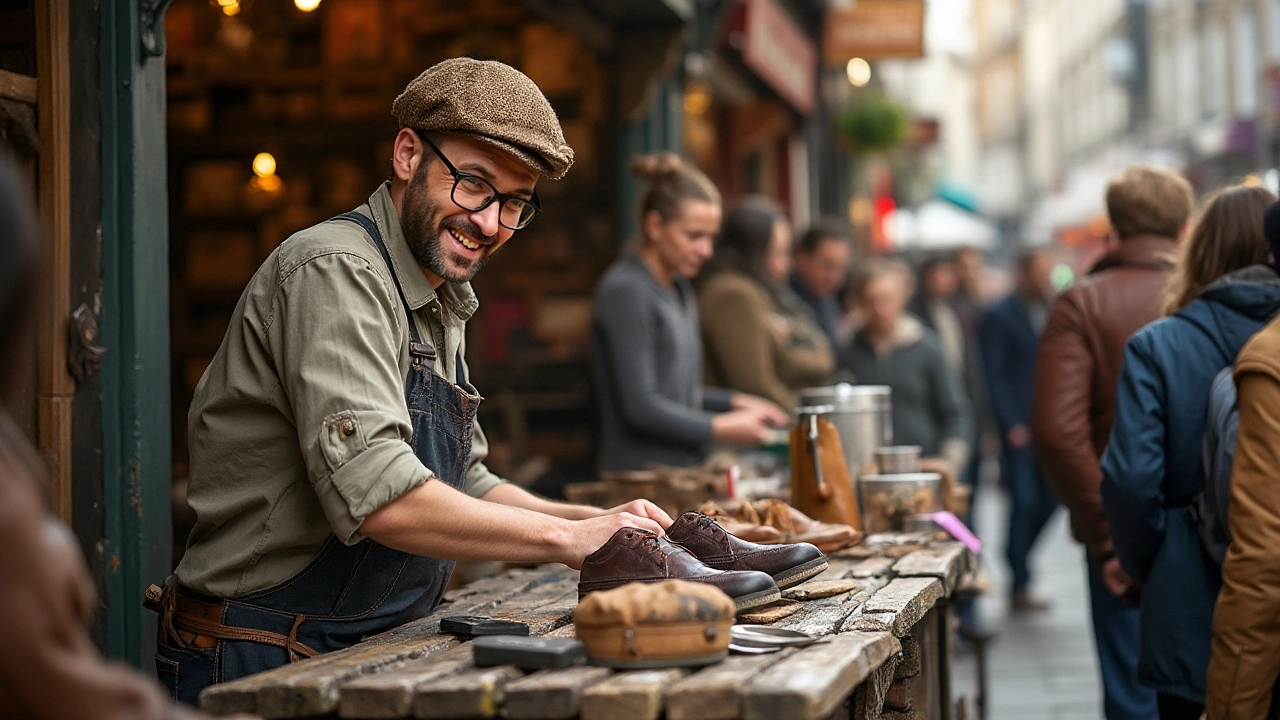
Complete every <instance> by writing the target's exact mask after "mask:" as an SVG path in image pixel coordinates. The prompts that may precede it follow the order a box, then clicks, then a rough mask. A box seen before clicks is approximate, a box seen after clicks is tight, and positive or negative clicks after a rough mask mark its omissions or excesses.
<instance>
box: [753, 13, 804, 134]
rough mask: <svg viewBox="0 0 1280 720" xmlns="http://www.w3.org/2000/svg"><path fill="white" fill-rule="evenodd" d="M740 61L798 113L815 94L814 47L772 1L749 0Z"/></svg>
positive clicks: (802, 112)
mask: <svg viewBox="0 0 1280 720" xmlns="http://www.w3.org/2000/svg"><path fill="white" fill-rule="evenodd" d="M745 24H746V27H745V28H744V33H743V34H744V36H745V37H744V39H743V47H742V60H743V62H745V63H746V64H747V66H748V67H750V68H751V69H752V70H754V71H755V73H756V74H757V75H759V76H760V78H761V79H763V80H764V81H765V82H766V83H768V84H769V86H770V87H772V88H773V89H774V91H775V92H777V93H778V95H780V96H782V98H783V99H784V100H786V101H787V102H789V103H791V105H792V107H794V108H795V109H796V110H797V111H799V112H800V113H801V114H802V115H808V114H809V113H811V112H813V109H814V106H815V105H816V104H817V93H818V50H817V48H816V47H815V46H814V44H813V43H812V42H810V40H809V38H808V37H807V36H806V35H805V34H804V31H803V30H801V29H800V28H799V27H797V26H796V24H795V23H794V22H792V20H791V18H790V17H788V16H787V13H786V12H785V11H784V10H783V9H782V8H781V7H779V6H778V3H777V1H776V0H749V2H748V3H747V13H746V20H745Z"/></svg>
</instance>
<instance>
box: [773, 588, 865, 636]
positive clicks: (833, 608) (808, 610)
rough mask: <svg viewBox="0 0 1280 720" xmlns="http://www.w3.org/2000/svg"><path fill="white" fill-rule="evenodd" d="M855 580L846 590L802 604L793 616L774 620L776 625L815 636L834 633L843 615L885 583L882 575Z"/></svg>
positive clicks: (837, 629) (843, 618)
mask: <svg viewBox="0 0 1280 720" xmlns="http://www.w3.org/2000/svg"><path fill="white" fill-rule="evenodd" d="M856 582H857V585H856V586H855V588H854V589H853V590H851V591H849V592H845V593H842V594H840V595H835V596H831V597H826V598H822V599H819V600H811V601H808V602H806V603H804V604H803V607H801V608H800V610H799V611H798V612H796V613H795V614H794V615H792V616H791V617H788V618H786V619H784V620H782V621H781V622H778V623H777V625H778V627H783V628H786V629H788V630H798V631H800V632H803V633H809V634H810V635H818V636H822V635H830V634H832V633H835V632H838V631H839V629H840V627H841V626H842V625H843V624H844V621H845V619H846V618H847V617H849V616H850V615H851V614H853V613H854V612H855V611H857V610H858V608H859V607H860V606H861V605H862V604H863V603H864V602H866V600H867V599H868V598H870V597H871V596H872V595H873V594H874V593H875V592H876V591H878V590H880V588H883V587H884V586H885V580H884V579H883V578H866V579H863V580H858V581H856Z"/></svg>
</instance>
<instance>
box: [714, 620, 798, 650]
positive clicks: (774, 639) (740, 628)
mask: <svg viewBox="0 0 1280 720" xmlns="http://www.w3.org/2000/svg"><path fill="white" fill-rule="evenodd" d="M732 638H733V639H732V643H733V644H734V645H740V646H743V647H755V648H761V647H768V648H784V647H804V646H806V645H812V644H813V643H815V642H817V641H818V638H817V637H814V636H813V635H810V634H809V633H802V632H800V631H799V630H787V629H786V628H776V627H769V626H768V625H734V626H733V631H732Z"/></svg>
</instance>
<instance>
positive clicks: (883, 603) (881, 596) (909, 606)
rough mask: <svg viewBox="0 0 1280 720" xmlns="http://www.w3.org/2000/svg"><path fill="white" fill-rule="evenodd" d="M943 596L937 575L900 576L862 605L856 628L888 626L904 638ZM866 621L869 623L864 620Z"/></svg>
mask: <svg viewBox="0 0 1280 720" xmlns="http://www.w3.org/2000/svg"><path fill="white" fill-rule="evenodd" d="M941 595H942V582H941V581H940V580H938V579H937V578H932V577H920V578H897V579H895V580H893V581H892V582H890V583H889V584H888V585H886V586H885V587H884V588H882V589H881V590H879V591H877V592H876V593H875V594H874V595H872V596H871V597H870V598H868V599H867V601H866V602H865V603H863V604H862V608H861V612H860V616H859V617H858V618H857V622H856V623H855V625H854V627H853V629H871V628H875V629H880V628H881V626H887V627H889V628H890V629H891V630H892V632H893V634H894V635H896V636H898V637H902V636H903V635H906V634H907V633H909V632H911V628H912V627H914V626H915V624H916V623H918V622H920V618H922V617H924V614H925V613H927V612H929V610H931V609H932V608H933V606H934V605H935V604H936V603H937V602H938V598H939V597H940V596H941ZM863 620H866V621H867V623H866V624H859V623H862V621H863Z"/></svg>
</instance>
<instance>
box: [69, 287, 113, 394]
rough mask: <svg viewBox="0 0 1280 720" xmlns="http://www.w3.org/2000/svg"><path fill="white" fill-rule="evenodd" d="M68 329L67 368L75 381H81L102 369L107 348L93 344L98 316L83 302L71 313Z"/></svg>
mask: <svg viewBox="0 0 1280 720" xmlns="http://www.w3.org/2000/svg"><path fill="white" fill-rule="evenodd" d="M68 330H70V332H71V346H70V347H69V348H67V369H69V370H70V371H71V375H72V377H74V378H75V379H76V382H77V383H82V382H84V381H85V379H87V378H88V377H89V376H90V375H93V374H94V373H96V372H98V370H100V369H102V356H103V355H106V354H107V349H106V348H103V347H99V346H97V345H94V344H93V343H94V341H95V340H97V339H98V318H96V317H94V316H93V311H92V310H90V309H89V306H88V305H86V304H84V303H81V304H80V307H78V308H76V310H75V312H73V313H71V323H70V325H69V326H68Z"/></svg>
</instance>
